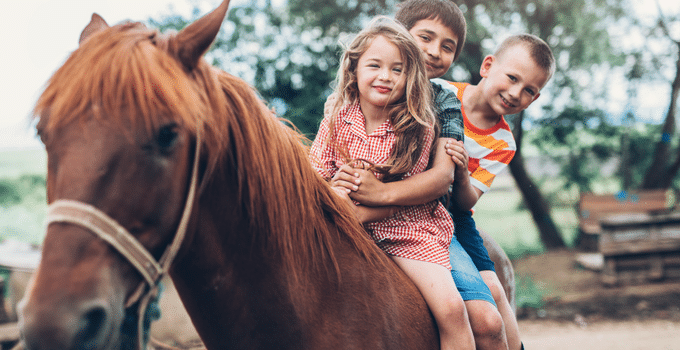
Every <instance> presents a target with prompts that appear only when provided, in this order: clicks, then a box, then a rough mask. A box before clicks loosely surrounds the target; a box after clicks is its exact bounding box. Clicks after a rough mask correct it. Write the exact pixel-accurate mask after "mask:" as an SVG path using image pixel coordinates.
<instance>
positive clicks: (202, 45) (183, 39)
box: [170, 0, 229, 70]
mask: <svg viewBox="0 0 680 350" xmlns="http://www.w3.org/2000/svg"><path fill="white" fill-rule="evenodd" d="M228 8H229V0H223V1H222V4H221V5H220V6H219V7H218V8H216V9H215V10H213V11H212V12H210V13H208V14H207V15H205V16H203V17H201V18H199V19H198V20H196V21H195V22H193V23H191V24H190V25H188V26H187V27H186V28H184V29H182V30H181V31H180V32H179V33H177V35H176V36H175V37H174V38H173V39H171V40H172V43H171V46H170V47H171V48H172V49H171V50H174V53H175V54H176V55H177V58H178V59H179V61H180V62H182V64H183V65H184V67H186V68H187V69H188V70H192V69H194V68H196V66H197V65H198V62H199V60H200V59H201V57H202V56H203V54H205V52H206V51H208V48H209V47H210V45H211V44H212V42H213V41H214V40H215V37H217V33H218V32H219V31H220V27H221V26H222V22H223V21H224V17H225V16H226V15H227V9H228Z"/></svg>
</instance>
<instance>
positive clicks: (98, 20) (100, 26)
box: [78, 13, 109, 44]
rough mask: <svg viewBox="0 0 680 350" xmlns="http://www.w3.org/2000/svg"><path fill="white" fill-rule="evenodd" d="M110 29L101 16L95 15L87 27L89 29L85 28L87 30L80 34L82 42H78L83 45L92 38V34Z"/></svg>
mask: <svg viewBox="0 0 680 350" xmlns="http://www.w3.org/2000/svg"><path fill="white" fill-rule="evenodd" d="M108 27H109V25H108V24H107V23H106V21H105V20H104V19H103V18H102V17H101V16H100V15H98V14H96V13H93V14H92V19H91V20H90V23H89V24H88V25H87V27H85V29H83V32H82V33H80V40H78V44H82V43H83V41H85V39H87V38H88V37H90V36H91V35H92V34H94V33H96V32H99V31H102V30H104V29H107V28H108Z"/></svg>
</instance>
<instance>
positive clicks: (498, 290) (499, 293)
mask: <svg viewBox="0 0 680 350" xmlns="http://www.w3.org/2000/svg"><path fill="white" fill-rule="evenodd" d="M488 287H489V290H490V291H491V296H492V297H493V300H494V301H495V302H496V304H499V302H500V301H501V300H503V299H505V291H504V290H503V286H501V285H499V284H496V283H490V284H488Z"/></svg>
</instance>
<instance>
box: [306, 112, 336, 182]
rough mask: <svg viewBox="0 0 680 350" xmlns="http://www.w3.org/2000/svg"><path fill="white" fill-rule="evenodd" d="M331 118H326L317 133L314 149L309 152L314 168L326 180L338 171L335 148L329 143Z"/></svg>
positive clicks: (313, 144)
mask: <svg viewBox="0 0 680 350" xmlns="http://www.w3.org/2000/svg"><path fill="white" fill-rule="evenodd" d="M331 118H332V117H330V116H325V117H324V118H323V120H322V121H321V125H319V131H318V132H317V133H316V137H315V138H314V143H312V148H311V149H310V152H309V153H310V154H309V159H310V161H311V162H312V167H314V170H316V171H317V172H318V173H319V175H321V177H323V178H324V179H326V180H330V179H331V178H332V177H333V176H334V175H335V173H336V172H337V170H338V169H337V167H336V165H335V158H336V150H335V146H334V145H333V144H331V143H330V142H328V141H329V140H328V134H329V132H328V128H329V126H330V119H331Z"/></svg>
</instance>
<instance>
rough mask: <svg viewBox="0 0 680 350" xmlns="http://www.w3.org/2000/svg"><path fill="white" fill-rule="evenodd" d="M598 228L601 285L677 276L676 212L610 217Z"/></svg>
mask: <svg viewBox="0 0 680 350" xmlns="http://www.w3.org/2000/svg"><path fill="white" fill-rule="evenodd" d="M601 227H602V232H601V234H600V235H599V246H598V249H599V251H600V253H602V255H603V257H604V269H603V271H602V282H604V283H605V284H610V285H611V284H618V283H635V282H644V281H655V280H660V279H663V278H677V277H680V212H673V213H669V214H664V215H649V214H636V215H630V214H628V215H619V216H610V217H608V218H606V219H604V220H602V221H601Z"/></svg>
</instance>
